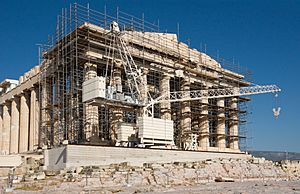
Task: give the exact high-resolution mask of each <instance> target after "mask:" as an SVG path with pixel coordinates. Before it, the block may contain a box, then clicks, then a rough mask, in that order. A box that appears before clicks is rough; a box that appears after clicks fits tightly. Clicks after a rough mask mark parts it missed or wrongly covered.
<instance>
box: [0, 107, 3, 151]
mask: <svg viewBox="0 0 300 194" xmlns="http://www.w3.org/2000/svg"><path fill="white" fill-rule="evenodd" d="M2 134H3V105H2V104H0V155H1V153H2V143H3V139H2V137H3V136H2Z"/></svg>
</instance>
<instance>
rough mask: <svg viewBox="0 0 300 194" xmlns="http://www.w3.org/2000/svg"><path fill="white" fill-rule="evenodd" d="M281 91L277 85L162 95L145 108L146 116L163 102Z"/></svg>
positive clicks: (176, 92) (151, 114)
mask: <svg viewBox="0 0 300 194" xmlns="http://www.w3.org/2000/svg"><path fill="white" fill-rule="evenodd" d="M280 91H281V89H280V88H279V87H278V86H276V85H264V86H249V87H240V88H238V87H230V88H223V89H207V90H192V91H175V92H169V93H167V94H165V95H162V96H160V97H158V98H156V99H154V100H152V101H150V102H149V103H148V104H147V105H146V106H145V108H144V114H145V115H149V114H150V116H153V107H154V104H158V103H162V102H181V101H192V100H201V99H212V98H226V97H235V96H247V95H254V94H264V93H277V92H280Z"/></svg>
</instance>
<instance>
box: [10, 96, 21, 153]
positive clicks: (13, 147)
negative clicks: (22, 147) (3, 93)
mask: <svg viewBox="0 0 300 194" xmlns="http://www.w3.org/2000/svg"><path fill="white" fill-rule="evenodd" d="M19 108H20V99H19V98H18V97H14V99H13V100H12V102H11V123H10V125H11V126H10V148H9V153H11V154H15V153H18V152H19V129H20V128H19V125H20V112H19Z"/></svg>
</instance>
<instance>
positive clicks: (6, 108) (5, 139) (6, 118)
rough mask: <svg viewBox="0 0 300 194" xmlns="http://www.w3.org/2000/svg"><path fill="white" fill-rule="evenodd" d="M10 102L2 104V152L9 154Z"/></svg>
mask: <svg viewBox="0 0 300 194" xmlns="http://www.w3.org/2000/svg"><path fill="white" fill-rule="evenodd" d="M10 119H11V116H10V102H6V103H5V104H4V105H3V130H2V131H3V133H2V153H3V154H9V141H10Z"/></svg>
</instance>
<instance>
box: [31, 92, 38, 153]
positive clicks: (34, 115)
mask: <svg viewBox="0 0 300 194" xmlns="http://www.w3.org/2000/svg"><path fill="white" fill-rule="evenodd" d="M30 93H31V94H30V130H29V150H30V151H33V150H35V149H36V148H37V147H38V143H39V112H40V109H39V103H38V98H37V89H36V88H32V89H31V91H30Z"/></svg>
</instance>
